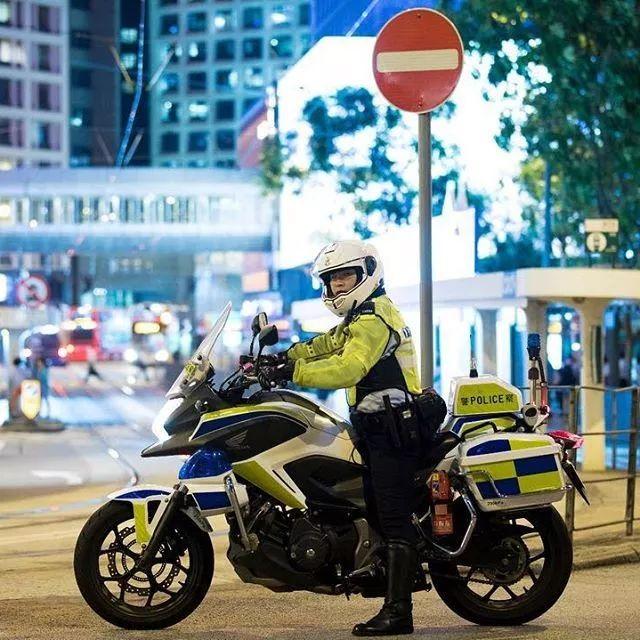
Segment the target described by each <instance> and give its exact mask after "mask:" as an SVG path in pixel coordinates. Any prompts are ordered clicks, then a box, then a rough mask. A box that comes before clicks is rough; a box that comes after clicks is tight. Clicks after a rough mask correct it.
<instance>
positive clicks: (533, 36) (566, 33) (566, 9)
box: [439, 0, 640, 255]
mask: <svg viewBox="0 0 640 640" xmlns="http://www.w3.org/2000/svg"><path fill="white" fill-rule="evenodd" d="M439 8H440V9H442V10H443V11H444V12H445V13H446V14H447V15H449V16H450V17H451V18H452V19H453V20H454V22H455V23H456V25H457V26H458V28H459V29H460V31H461V35H462V38H463V41H464V42H465V46H466V47H467V49H468V50H470V51H476V52H478V53H480V54H489V55H490V56H492V59H493V62H492V67H491V71H490V74H489V80H490V81H491V83H492V84H494V85H496V86H497V87H501V88H502V89H503V91H504V96H505V97H506V98H507V102H506V104H507V105H509V101H508V98H509V97H511V96H513V95H514V94H515V92H516V91H517V86H518V81H516V76H517V77H518V78H519V82H520V83H521V86H523V89H524V101H523V113H514V112H513V111H509V110H505V112H504V113H503V117H502V130H501V133H500V135H499V136H498V142H499V143H500V144H502V145H503V146H504V147H509V146H510V145H511V144H513V142H514V140H517V139H518V137H519V136H522V138H524V142H525V145H526V152H527V161H526V162H525V163H524V165H523V171H522V177H521V181H522V185H523V186H524V188H525V189H526V190H527V191H528V193H529V194H530V195H531V196H532V199H533V200H534V202H537V203H541V202H542V199H543V184H544V170H545V165H546V163H549V165H550V169H551V171H552V174H553V181H552V195H553V211H554V226H553V235H554V236H555V237H556V238H558V240H559V241H560V245H561V246H562V248H563V251H566V248H567V247H568V246H569V244H571V241H573V242H574V243H577V244H581V243H582V239H581V237H580V234H579V228H580V223H581V222H582V221H583V220H584V218H588V217H617V218H619V220H620V229H621V235H620V247H621V251H622V252H623V254H624V252H625V251H626V250H628V249H630V248H631V249H633V250H634V252H635V254H636V255H637V253H638V251H640V232H639V228H640V178H639V171H638V169H639V168H640V119H639V115H640V114H639V113H638V102H639V100H640V95H639V94H640V91H639V88H640V82H639V81H638V69H639V68H640V11H639V8H640V7H639V6H638V3H637V1H635V0H606V2H604V1H602V0H563V1H562V2H558V1H557V0H535V1H534V0H516V1H513V0H490V1H486V0H482V1H481V0H466V1H465V2H459V0H441V2H440V3H439ZM539 214H540V207H537V209H536V207H533V208H530V210H529V211H528V212H527V215H528V218H529V220H530V222H531V223H535V220H536V218H537V217H539ZM533 228H534V230H535V228H536V227H535V224H534V226H533Z"/></svg>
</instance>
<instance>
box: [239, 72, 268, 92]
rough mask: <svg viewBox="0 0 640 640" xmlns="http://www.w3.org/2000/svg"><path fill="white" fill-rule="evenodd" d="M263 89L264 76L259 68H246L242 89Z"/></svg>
mask: <svg viewBox="0 0 640 640" xmlns="http://www.w3.org/2000/svg"><path fill="white" fill-rule="evenodd" d="M263 87H264V75H263V73H262V68H261V67H247V68H246V69H245V70H244V88H245V89H262V88H263Z"/></svg>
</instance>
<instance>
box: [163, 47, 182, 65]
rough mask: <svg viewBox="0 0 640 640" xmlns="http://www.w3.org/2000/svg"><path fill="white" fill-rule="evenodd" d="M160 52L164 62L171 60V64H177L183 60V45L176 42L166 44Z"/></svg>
mask: <svg viewBox="0 0 640 640" xmlns="http://www.w3.org/2000/svg"><path fill="white" fill-rule="evenodd" d="M160 51H161V53H162V59H163V60H164V59H165V58H169V64H177V63H178V62H180V58H182V45H180V44H176V43H175V42H165V43H164V45H163V46H162V47H161V48H160Z"/></svg>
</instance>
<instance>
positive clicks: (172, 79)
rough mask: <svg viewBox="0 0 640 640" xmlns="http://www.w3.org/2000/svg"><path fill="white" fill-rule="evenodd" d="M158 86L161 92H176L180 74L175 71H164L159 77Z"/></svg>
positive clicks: (178, 86)
mask: <svg viewBox="0 0 640 640" xmlns="http://www.w3.org/2000/svg"><path fill="white" fill-rule="evenodd" d="M158 88H159V89H160V93H161V94H166V93H176V92H177V91H178V90H179V89H180V76H179V75H178V74H177V73H165V74H164V75H163V76H162V78H160V82H159V83H158Z"/></svg>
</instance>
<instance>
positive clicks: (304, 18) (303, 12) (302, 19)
mask: <svg viewBox="0 0 640 640" xmlns="http://www.w3.org/2000/svg"><path fill="white" fill-rule="evenodd" d="M298 24H299V25H300V26H301V27H308V26H309V25H310V24H311V5H310V4H309V3H308V2H303V3H302V4H301V5H300V7H299V8H298Z"/></svg>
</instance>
